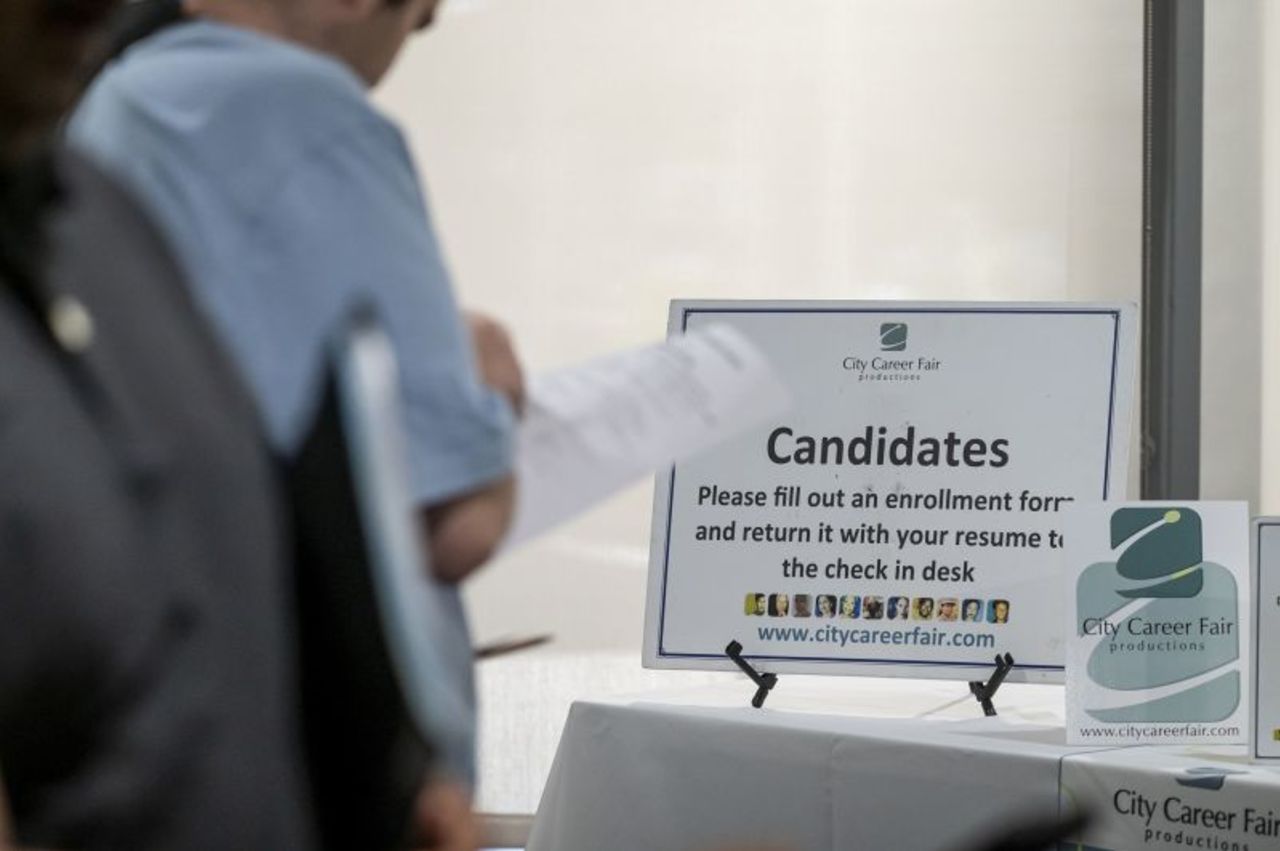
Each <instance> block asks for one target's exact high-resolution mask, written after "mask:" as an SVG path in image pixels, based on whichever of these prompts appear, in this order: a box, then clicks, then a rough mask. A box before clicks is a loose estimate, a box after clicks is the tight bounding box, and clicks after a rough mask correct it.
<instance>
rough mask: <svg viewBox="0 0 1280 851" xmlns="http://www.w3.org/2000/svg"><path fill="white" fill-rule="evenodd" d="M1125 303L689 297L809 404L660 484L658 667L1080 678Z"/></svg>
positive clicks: (1120, 491)
mask: <svg viewBox="0 0 1280 851" xmlns="http://www.w3.org/2000/svg"><path fill="white" fill-rule="evenodd" d="M1133 320H1134V316H1133V309H1132V307H1131V306H1127V305H1079V304H1076V305H1072V304H1003V303H1002V304H994V303H990V304H989V303H963V304H945V303H937V304H935V303H924V302H912V303H884V302H751V301H732V302H724V301H717V302H693V301H684V302H675V303H673V305H672V311H671V326H670V331H671V333H672V334H680V333H683V332H685V331H687V330H690V329H695V328H699V327H703V326H705V325H708V324H711V323H727V324H729V325H732V326H733V327H734V328H736V329H738V330H739V331H741V332H742V333H743V334H744V335H746V336H747V337H748V338H749V339H750V340H751V341H752V342H754V343H755V344H756V345H758V346H759V347H760V348H761V350H762V351H763V352H764V353H765V354H766V355H767V356H768V357H769V359H770V360H771V361H772V362H773V365H774V366H775V368H776V369H777V370H778V372H779V373H780V374H781V375H782V376H783V378H784V380H785V381H786V382H787V383H788V386H789V388H790V390H791V392H792V394H793V397H794V400H795V405H794V407H793V408H792V410H791V411H790V413H787V414H783V415H780V416H779V417H777V418H776V419H775V421H771V422H768V423H766V424H765V425H764V426H761V427H759V428H756V429H753V430H751V431H749V432H748V433H746V434H745V435H743V436H740V437H738V438H735V439H734V440H732V441H730V442H728V443H726V444H723V445H721V446H720V447H718V448H716V449H713V450H711V451H709V452H706V453H704V454H702V455H699V456H697V457H696V458H694V459H693V460H691V461H687V462H682V463H680V464H678V465H677V466H676V467H675V468H673V469H672V470H670V471H669V472H667V473H666V474H664V475H662V476H660V477H659V480H658V482H657V487H656V491H655V498H654V522H653V536H652V545H651V551H650V552H651V555H650V582H649V593H648V605H647V608H646V618H645V647H644V661H645V665H646V666H649V667H663V668H719V669H727V668H730V667H732V663H731V662H730V661H729V660H728V659H727V658H726V657H725V655H724V654H725V648H726V645H727V644H728V643H729V642H730V641H731V640H737V641H739V642H741V644H742V646H743V654H744V656H746V657H747V658H748V659H751V660H753V661H754V662H755V663H756V664H757V665H758V666H759V667H760V668H762V669H764V670H767V671H777V672H796V673H838V674H867V675H888V676H915V677H940V678H954V679H975V678H980V677H981V675H982V673H983V671H984V670H988V669H990V668H991V666H992V664H993V661H994V658H995V656H996V654H997V653H1006V652H1008V653H1011V654H1013V656H1014V657H1015V660H1016V663H1017V667H1016V668H1015V670H1014V672H1013V673H1012V674H1011V675H1010V679H1012V680H1031V681H1058V682H1060V681H1061V680H1062V669H1063V654H1064V649H1063V648H1064V642H1063V626H1064V625H1063V617H1062V605H1063V601H1062V592H1061V589H1062V587H1063V583H1062V579H1061V574H1060V571H1061V552H1060V550H1061V547H1062V542H1063V539H1062V535H1061V527H1060V521H1061V517H1062V515H1061V511H1062V509H1063V507H1064V506H1066V505H1069V504H1070V503H1071V502H1073V501H1075V500H1097V499H1108V498H1122V497H1123V496H1124V488H1125V482H1126V478H1127V448H1128V437H1129V422H1130V411H1131V408H1132V394H1133V377H1134V371H1135V360H1134V327H1133Z"/></svg>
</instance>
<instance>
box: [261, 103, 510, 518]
mask: <svg viewBox="0 0 1280 851" xmlns="http://www.w3.org/2000/svg"><path fill="white" fill-rule="evenodd" d="M299 153H300V155H301V156H300V158H299V160H298V162H297V163H296V164H295V165H294V167H292V168H291V169H290V172H289V174H288V175H287V176H286V177H285V179H283V180H282V181H281V185H280V187H279V191H278V192H276V193H274V195H273V196H272V197H271V198H270V199H269V200H268V202H267V206H266V207H265V208H264V209H263V210H262V212H261V215H260V216H259V217H258V218H257V221H256V223H255V225H254V228H253V229H254V238H255V239H256V240H257V241H258V245H257V247H256V249H255V250H252V251H250V252H249V257H250V258H251V262H254V263H256V264H259V265H258V268H256V269H255V270H254V274H253V278H254V279H255V280H256V281H257V282H258V284H259V286H260V287H261V290H260V294H261V295H262V299H261V300H260V302H259V304H260V306H261V307H262V309H264V310H266V311H267V312H268V314H269V316H268V317H267V318H268V320H269V321H268V322H267V323H266V324H267V326H268V327H270V329H271V331H270V333H272V334H276V335H283V339H277V340H276V341H275V345H273V346H271V347H270V349H262V351H263V352H264V354H265V352H267V351H269V350H274V351H276V352H284V351H299V350H304V351H305V350H307V349H310V348H312V347H313V346H315V345H316V344H317V341H320V340H323V339H327V338H328V337H329V336H330V335H331V334H332V333H333V331H334V330H336V327H337V324H338V323H339V322H340V321H342V320H343V319H344V318H345V317H346V316H348V315H349V313H350V311H351V310H353V309H355V308H356V307H369V308H372V309H373V310H374V311H375V313H376V314H377V315H378V317H379V318H380V319H381V321H382V323H383V325H384V327H385V328H386V329H387V331H388V333H389V335H390V337H391V340H392V344H393V346H394V348H395V352H396V356H397V360H398V362H399V368H400V380H401V385H402V391H403V394H402V395H403V401H404V409H405V416H406V420H407V421H406V428H407V431H408V436H409V444H410V460H411V464H412V470H411V485H412V488H413V492H414V496H415V498H416V499H417V500H418V501H419V503H421V504H431V503H435V502H439V501H440V500H442V499H446V498H448V497H450V496H454V495H457V494H460V493H463V492H466V491H469V490H474V489H476V488H478V487H480V486H483V485H484V484H487V483H489V482H492V481H494V480H496V479H498V478H500V477H502V476H503V475H505V474H506V473H508V472H509V471H510V468H511V454H512V451H511V432H512V427H513V417H512V413H511V410H510V407H509V406H508V404H507V403H506V400H505V399H503V398H501V397H500V396H498V395H497V394H495V393H494V392H493V391H491V390H489V389H488V388H486V387H484V386H483V385H482V384H481V383H480V381H479V378H478V375H477V372H476V367H475V363H474V357H473V352H472V348H471V340H470V337H469V335H468V333H467V331H466V328H465V325H464V323H463V321H462V319H461V317H460V315H459V311H458V307H457V304H456V302H455V300H454V296H453V292H452V289H451V287H450V283H449V278H448V273H447V271H446V269H445V266H444V262H443V260H442V258H441V254H440V249H439V246H438V244H437V242H436V239H435V236H434V231H433V229H432V226H431V221H430V217H429V214H428V212H427V207H426V203H425V201H424V199H423V197H422V194H421V191H420V189H419V184H418V180H417V176H416V174H415V171H414V169H413V166H412V163H411V160H410V157H409V153H408V151H407V149H406V147H405V145H404V142H403V140H402V138H401V137H400V135H399V133H398V132H397V131H396V130H395V129H394V128H393V127H391V126H390V125H388V124H383V123H375V122H360V124H359V125H358V126H357V127H355V128H352V129H351V130H350V131H349V132H346V133H345V134H344V135H343V136H342V137H340V138H336V139H332V140H328V141H325V142H323V143H322V144H320V145H318V146H313V147H309V149H308V150H306V151H305V153H303V152H299ZM257 366H258V368H253V365H252V364H251V365H250V368H251V371H252V372H254V373H256V375H257V376H258V379H259V382H265V383H266V385H267V386H262V387H259V393H260V394H262V395H263V396H264V397H265V399H264V401H265V403H266V404H267V405H268V406H270V405H271V404H272V400H273V399H277V398H279V399H286V398H288V397H289V396H290V395H291V392H296V387H295V388H290V387H285V386H282V387H276V388H273V387H271V386H270V383H271V381H272V379H271V376H272V374H273V370H272V368H271V365H270V364H259V365H257ZM291 372H292V370H283V371H281V372H280V375H282V376H287V375H289V374H290V373H291ZM295 377H296V375H295ZM315 395H316V394H314V393H312V394H309V397H310V398H311V400H312V401H314V397H315ZM311 412H312V411H311V410H308V409H306V408H304V409H302V410H300V411H298V413H299V414H300V415H301V416H302V417H303V418H304V419H305V420H306V421H309V420H310V414H311Z"/></svg>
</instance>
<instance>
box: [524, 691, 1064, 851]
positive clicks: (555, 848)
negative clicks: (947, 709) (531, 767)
mask: <svg viewBox="0 0 1280 851" xmlns="http://www.w3.org/2000/svg"><path fill="white" fill-rule="evenodd" d="M1062 739H1063V735H1062V731H1061V729H1055V728H1044V727H1036V726H1032V725H1027V724H1023V723H1018V722H1010V721H1006V720H1004V719H1001V718H994V719H975V720H973V721H959V722H957V721H950V722H946V721H927V720H919V719H908V720H893V719H868V718H849V717H837V716H823V715H810V714H802V713H790V712H778V711H772V710H769V709H767V708H766V709H764V710H753V709H751V708H749V707H745V708H699V707H689V706H669V705H668V706H664V705H656V704H648V703H634V704H630V705H626V704H609V703H578V704H575V705H574V707H573V709H572V710H571V712H570V715H569V721H568V723H567V724H566V726H565V731H564V735H563V737H562V739H561V742H560V748H559V751H558V752H557V756H556V761H555V764H554V766H553V767H552V771H551V777H550V778H549V780H548V782H547V787H546V790H545V792H544V794H543V798H542V804H541V806H540V807H539V810H538V815H537V818H536V819H535V822H534V828H533V832H532V835H531V836H530V840H529V845H528V847H529V849H530V851H602V850H603V849H610V851H625V849H672V851H674V849H686V848H708V847H711V846H713V845H715V844H718V843H726V842H731V841H738V842H741V841H744V840H750V841H753V842H780V843H784V844H786V845H787V846H788V847H794V848H799V849H836V848H840V849H848V848H876V849H912V848H921V849H925V848H945V847H952V846H953V845H955V843H956V841H957V838H962V837H965V836H971V835H975V834H979V835H980V834H984V833H985V832H986V831H987V830H988V829H989V828H990V827H991V826H992V825H994V824H997V823H999V821H1000V820H1001V819H1004V818H1007V817H1009V816H1011V815H1020V814H1024V813H1027V812H1033V811H1034V812H1048V813H1055V812H1056V811H1057V807H1058V766H1059V762H1060V760H1061V758H1062V757H1063V755H1065V754H1066V753H1069V751H1068V749H1067V748H1066V747H1065V746H1064V745H1062V744H1061V742H1062Z"/></svg>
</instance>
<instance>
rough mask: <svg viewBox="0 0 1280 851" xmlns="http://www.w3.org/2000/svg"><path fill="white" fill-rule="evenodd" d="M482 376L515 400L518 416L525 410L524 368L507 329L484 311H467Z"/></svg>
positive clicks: (513, 402)
mask: <svg viewBox="0 0 1280 851" xmlns="http://www.w3.org/2000/svg"><path fill="white" fill-rule="evenodd" d="M466 320H467V327H468V328H469V329H470V331H471V345H472V346H473V347H474V349H475V353H476V367H477V368H478V369H479V370H480V379H481V380H482V381H483V382H484V383H485V384H487V385H488V386H489V387H491V388H493V389H494V390H496V391H497V392H499V393H501V394H502V395H503V396H506V397H507V400H508V401H510V402H511V407H512V408H514V409H515V412H516V416H520V414H522V413H523V412H524V371H523V370H522V369H521V368H520V359H519V358H518V357H516V350H515V346H514V345H512V343H511V335H510V334H508V333H507V329H506V328H504V327H503V326H502V325H501V324H500V323H498V322H497V321H496V320H494V319H492V318H491V317H488V316H485V315H484V314H481V313H470V312H469V313H467V314H466Z"/></svg>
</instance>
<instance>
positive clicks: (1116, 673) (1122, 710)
mask: <svg viewBox="0 0 1280 851" xmlns="http://www.w3.org/2000/svg"><path fill="white" fill-rule="evenodd" d="M1203 544H1204V542H1203V531H1202V526H1201V520H1200V516H1199V515H1198V514H1197V513H1196V512H1194V511H1191V510H1189V509H1186V508H1176V507H1169V508H1150V507H1128V508H1121V509H1119V510H1117V511H1116V512H1115V513H1114V514H1112V515H1111V548H1112V550H1113V551H1116V552H1118V554H1119V555H1118V557H1117V559H1116V560H1115V561H1113V562H1100V563H1098V564H1094V565H1091V566H1089V567H1088V568H1086V569H1085V570H1084V572H1083V573H1082V574H1081V575H1080V579H1079V581H1078V582H1077V585H1076V597H1077V612H1078V621H1077V629H1078V634H1079V635H1081V636H1085V637H1092V638H1093V640H1094V644H1093V647H1092V649H1091V651H1090V654H1089V662H1088V666H1087V676H1088V677H1089V679H1090V680H1091V681H1092V682H1093V683H1096V684H1097V685H1099V686H1102V687H1103V689H1102V693H1103V694H1105V695H1106V697H1107V698H1108V700H1107V703H1108V704H1110V705H1109V706H1108V707H1107V708H1099V707H1096V706H1095V707H1089V706H1086V707H1085V711H1086V712H1088V714H1089V715H1091V716H1092V717H1094V718H1096V719H1097V720H1099V721H1104V722H1134V723H1161V722H1196V721H1205V722H1208V721H1221V720H1223V719H1226V718H1228V717H1230V716H1231V715H1232V713H1234V712H1235V711H1236V709H1237V707H1238V706H1239V704H1240V688H1241V686H1240V671H1239V665H1238V660H1239V656H1240V643H1239V635H1238V632H1239V629H1238V598H1237V589H1236V581H1235V578H1234V577H1233V576H1232V575H1231V571H1230V570H1228V569H1227V568H1225V567H1223V566H1222V565H1219V564H1214V563H1212V562H1207V561H1205V560H1204V553H1203ZM1096 700H1098V701H1101V700H1102V698H1101V697H1099V698H1097V699H1096Z"/></svg>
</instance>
